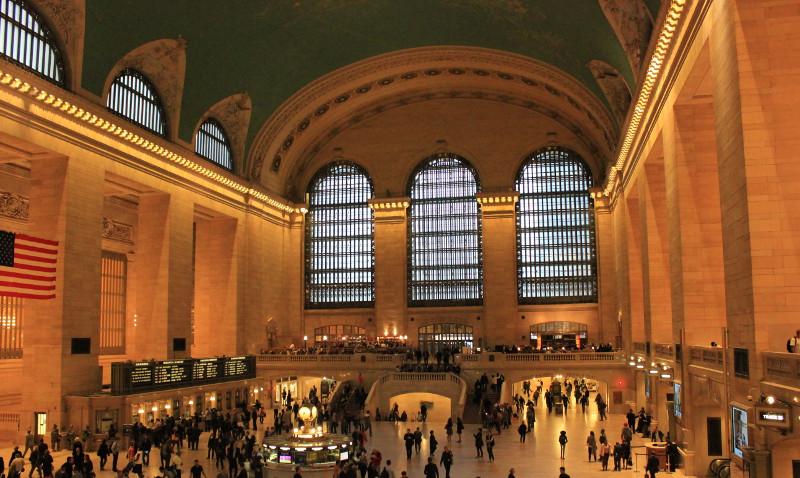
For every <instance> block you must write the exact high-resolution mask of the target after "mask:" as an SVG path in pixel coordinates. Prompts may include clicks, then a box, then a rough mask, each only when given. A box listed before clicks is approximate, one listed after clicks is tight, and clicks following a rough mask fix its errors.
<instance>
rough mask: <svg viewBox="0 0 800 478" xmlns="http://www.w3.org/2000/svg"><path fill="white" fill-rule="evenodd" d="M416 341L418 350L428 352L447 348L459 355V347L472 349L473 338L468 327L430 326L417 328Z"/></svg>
mask: <svg viewBox="0 0 800 478" xmlns="http://www.w3.org/2000/svg"><path fill="white" fill-rule="evenodd" d="M418 341H419V348H421V349H422V350H427V351H429V352H438V351H439V350H441V349H442V348H444V347H447V348H450V349H453V350H457V351H458V353H461V347H472V346H473V344H474V341H475V338H474V336H473V334H472V327H470V326H469V325H462V324H432V325H426V326H423V327H420V328H419V340H418Z"/></svg>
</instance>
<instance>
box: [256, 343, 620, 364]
mask: <svg viewBox="0 0 800 478" xmlns="http://www.w3.org/2000/svg"><path fill="white" fill-rule="evenodd" d="M437 349H438V350H439V352H437V353H441V354H442V362H444V353H445V351H447V352H448V353H449V355H450V356H451V358H452V361H453V362H455V355H457V354H458V355H460V354H462V353H463V351H462V348H461V347H459V346H455V345H454V346H452V347H448V346H441V344H440V345H439V346H438V347H437ZM614 351H615V349H614V347H613V346H612V345H611V344H600V345H595V344H587V343H581V344H580V345H577V344H573V345H570V346H560V347H548V346H545V347H541V348H540V347H537V346H534V345H530V344H523V345H508V344H502V345H496V346H494V348H487V349H485V350H482V349H480V348H474V349H472V348H471V349H470V351H469V353H471V354H480V353H482V352H494V353H505V354H519V353H525V354H535V353H577V352H614ZM261 353H262V354H265V355H352V354H361V353H370V354H390V355H406V356H408V355H409V354H411V356H412V357H417V356H418V355H424V354H428V355H429V356H431V357H429V358H431V360H430V361H431V363H432V362H433V358H432V356H435V355H436V354H431V353H430V352H429V351H428V349H427V348H423V347H413V346H411V345H410V344H409V343H408V342H407V341H404V340H403V341H401V340H397V341H383V342H369V341H367V340H356V341H354V340H347V341H331V342H325V343H315V344H314V345H312V346H306V345H304V346H301V347H299V346H294V345H290V346H288V347H283V348H279V349H263V350H261ZM412 361H413V358H412V359H409V358H408V357H407V358H406V362H407V363H411V362H412ZM420 362H421V361H420V360H417V363H420ZM427 364H428V363H427V362H426V365H427Z"/></svg>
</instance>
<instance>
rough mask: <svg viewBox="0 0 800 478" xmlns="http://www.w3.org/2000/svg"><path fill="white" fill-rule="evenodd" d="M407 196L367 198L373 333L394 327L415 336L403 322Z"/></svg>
mask: <svg viewBox="0 0 800 478" xmlns="http://www.w3.org/2000/svg"><path fill="white" fill-rule="evenodd" d="M410 203H411V198H408V197H398V198H380V199H371V200H370V201H369V207H370V208H372V210H373V212H374V214H375V327H376V329H375V333H376V334H378V333H380V332H381V331H383V330H397V333H398V334H400V335H412V334H414V336H416V330H411V327H410V326H409V324H406V302H407V301H406V299H407V297H408V292H407V291H408V286H407V284H408V274H407V269H406V256H407V255H408V254H407V246H406V244H407V237H406V236H407V234H408V229H407V211H408V206H409V204H410Z"/></svg>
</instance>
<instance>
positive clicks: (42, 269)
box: [14, 264, 56, 273]
mask: <svg viewBox="0 0 800 478" xmlns="http://www.w3.org/2000/svg"><path fill="white" fill-rule="evenodd" d="M14 269H25V270H27V271H38V272H50V273H54V272H55V271H56V268H55V267H39V266H32V265H30V264H15V265H14Z"/></svg>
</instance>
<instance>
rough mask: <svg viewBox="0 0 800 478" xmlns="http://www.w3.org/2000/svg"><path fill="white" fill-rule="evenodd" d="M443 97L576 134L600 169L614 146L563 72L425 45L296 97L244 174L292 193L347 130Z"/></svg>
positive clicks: (607, 122)
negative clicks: (513, 111) (512, 112)
mask: <svg viewBox="0 0 800 478" xmlns="http://www.w3.org/2000/svg"><path fill="white" fill-rule="evenodd" d="M441 98H468V99H476V100H482V101H497V102H503V103H508V104H513V105H516V106H519V107H522V108H528V109H531V110H534V111H537V112H541V113H543V114H545V115H547V116H549V117H550V118H552V119H554V120H555V121H558V122H560V123H562V124H564V125H565V126H566V127H568V128H569V129H570V131H573V132H575V134H576V135H578V136H579V137H580V138H581V141H582V142H583V143H584V148H583V149H584V150H586V151H587V152H588V154H587V155H586V156H587V159H588V160H590V161H591V162H592V163H593V165H594V167H595V168H597V169H598V170H601V171H603V170H605V166H604V164H605V161H606V159H607V158H608V157H610V156H611V155H612V154H613V151H614V149H615V148H616V141H617V135H618V129H617V126H616V125H615V123H614V121H613V119H612V117H611V115H610V114H609V112H608V110H607V109H606V107H605V106H604V105H603V104H602V103H601V102H600V101H599V100H598V99H597V98H596V97H595V96H594V95H593V94H592V93H591V92H590V91H589V90H588V89H587V88H586V87H585V86H584V85H582V84H581V83H579V82H578V81H577V80H576V79H574V78H573V77H571V76H570V75H567V74H566V73H564V72H562V71H561V70H558V69H556V68H554V67H552V66H550V65H547V64H545V63H542V62H539V61H536V60H533V59H530V58H527V57H523V56H520V55H514V54H510V53H505V52H499V51H495V50H489V49H484V48H474V47H436V48H430V47H426V48H415V49H411V50H403V51H398V52H393V53H389V54H384V55H379V56H377V57H374V58H370V59H367V60H364V61H361V62H358V63H355V64H353V65H350V66H347V67H345V68H342V69H340V70H337V71H335V72H333V73H331V74H329V75H326V76H324V77H322V78H320V79H319V80H317V81H315V82H313V83H311V84H309V85H308V86H307V87H306V88H304V89H302V90H300V91H299V92H297V93H296V94H295V95H294V96H292V98H290V99H289V100H288V101H286V102H285V103H284V104H283V105H282V106H281V107H280V108H279V109H278V110H276V111H275V113H273V115H272V116H271V117H270V118H269V119H268V120H267V122H266V123H265V124H264V125H263V126H262V127H261V129H260V131H259V132H258V133H257V135H256V137H255V140H254V142H253V146H252V148H251V149H250V155H249V157H248V165H249V175H250V177H251V178H252V179H255V180H258V181H260V182H261V183H262V184H263V185H264V186H266V187H267V188H268V189H270V190H274V191H277V192H280V193H282V194H288V195H291V194H293V193H294V192H296V191H297V187H296V184H297V182H298V177H302V176H303V175H304V174H305V171H304V161H307V160H308V158H309V157H310V156H313V155H314V154H316V153H318V152H319V151H320V150H321V149H322V148H324V147H325V145H326V144H327V143H328V142H329V141H330V140H331V138H334V137H336V135H337V134H338V133H339V132H341V131H343V130H344V129H345V128H349V127H350V126H353V125H354V124H357V123H359V122H360V121H362V120H364V119H365V118H368V117H371V116H374V115H377V114H381V113H382V112H384V111H386V110H388V109H391V108H396V107H401V106H404V105H406V104H409V103H411V102H421V101H428V100H435V99H441ZM265 164H266V165H269V166H265ZM267 171H269V172H270V174H265V173H266V172H267Z"/></svg>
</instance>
